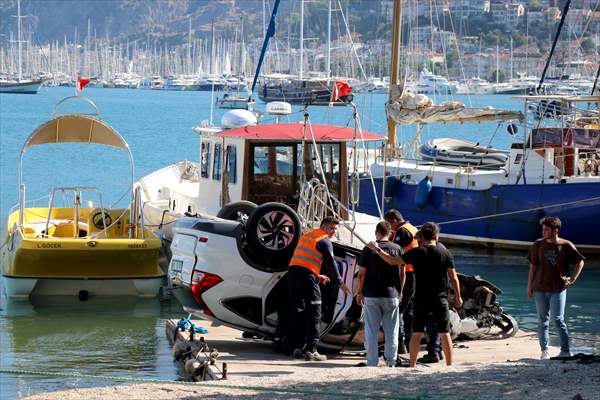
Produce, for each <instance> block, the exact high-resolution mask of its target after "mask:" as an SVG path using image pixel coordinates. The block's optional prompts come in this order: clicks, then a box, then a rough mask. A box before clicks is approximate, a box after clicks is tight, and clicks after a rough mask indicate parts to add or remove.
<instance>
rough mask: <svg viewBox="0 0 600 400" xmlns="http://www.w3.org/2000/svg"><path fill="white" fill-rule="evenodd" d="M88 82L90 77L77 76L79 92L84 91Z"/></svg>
mask: <svg viewBox="0 0 600 400" xmlns="http://www.w3.org/2000/svg"><path fill="white" fill-rule="evenodd" d="M88 83H90V78H84V77H83V76H78V77H77V85H76V87H77V91H78V92H82V91H83V88H84V87H85V85H87V84H88Z"/></svg>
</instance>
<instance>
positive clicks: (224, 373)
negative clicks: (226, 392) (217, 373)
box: [222, 362, 227, 379]
mask: <svg viewBox="0 0 600 400" xmlns="http://www.w3.org/2000/svg"><path fill="white" fill-rule="evenodd" d="M222 379H227V363H226V362H224V363H223V378H222Z"/></svg>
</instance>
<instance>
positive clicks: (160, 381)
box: [0, 368, 437, 400]
mask: <svg viewBox="0 0 600 400" xmlns="http://www.w3.org/2000/svg"><path fill="white" fill-rule="evenodd" d="M0 374H3V375H19V376H22V375H27V376H44V377H53V378H76V379H88V380H96V381H115V382H131V383H152V384H174V385H193V386H205V387H207V388H208V387H210V388H218V389H238V390H246V391H255V392H272V393H289V394H304V395H316V396H331V397H342V398H359V399H366V398H368V399H386V400H387V399H394V400H425V399H428V400H431V399H436V398H437V397H433V396H429V395H426V394H423V395H417V396H414V397H407V396H395V395H386V394H373V393H362V392H340V391H336V392H330V391H325V390H323V391H321V390H305V389H292V388H279V387H268V386H251V385H224V384H219V383H212V382H214V381H204V382H185V381H174V380H167V379H154V378H132V377H127V376H114V375H93V374H81V373H76V372H71V373H68V372H50V371H31V370H23V369H10V368H1V369H0Z"/></svg>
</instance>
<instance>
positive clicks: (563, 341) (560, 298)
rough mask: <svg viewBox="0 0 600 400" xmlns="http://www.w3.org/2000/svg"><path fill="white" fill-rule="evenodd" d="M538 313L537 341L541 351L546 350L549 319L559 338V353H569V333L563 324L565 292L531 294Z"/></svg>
mask: <svg viewBox="0 0 600 400" xmlns="http://www.w3.org/2000/svg"><path fill="white" fill-rule="evenodd" d="M533 298H534V299H535V306H536V308H537V313H538V339H539V340H540V347H541V349H542V351H544V350H548V341H549V332H548V331H549V325H550V319H552V320H553V321H554V324H555V325H556V328H557V329H558V336H559V337H560V351H561V352H569V351H570V347H569V331H568V330H567V324H566V323H565V304H566V302H567V291H566V290H563V291H562V292H556V293H553V292H533Z"/></svg>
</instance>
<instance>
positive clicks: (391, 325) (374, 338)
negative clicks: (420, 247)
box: [356, 221, 404, 367]
mask: <svg viewBox="0 0 600 400" xmlns="http://www.w3.org/2000/svg"><path fill="white" fill-rule="evenodd" d="M391 230H392V227H391V226H390V224H389V222H386V221H381V222H380V223H378V224H377V226H376V228H375V238H376V239H377V244H378V246H379V247H380V249H384V250H385V251H386V252H387V253H388V254H393V255H394V257H397V256H399V255H400V254H401V253H402V248H401V247H400V246H398V245H397V244H395V243H392V242H390V241H389V240H388V238H389V236H390V232H391ZM376 251H381V250H376ZM358 266H359V270H358V284H357V295H356V301H357V302H358V304H359V305H361V306H363V315H364V321H365V349H366V350H367V366H368V367H376V366H377V364H378V362H379V344H378V337H379V327H380V326H383V334H384V336H385V346H384V357H385V362H386V364H387V366H388V367H394V366H395V365H396V354H397V352H398V334H397V332H398V323H399V319H400V318H399V312H398V303H399V302H400V300H399V298H400V293H401V292H402V280H403V277H402V276H401V274H402V273H403V272H404V266H402V267H400V268H399V267H397V266H395V265H391V264H389V263H387V262H385V261H384V260H383V259H381V258H380V257H379V256H378V255H377V254H376V252H375V251H373V250H371V249H369V248H368V247H365V248H364V249H363V251H362V254H361V255H360V259H359V260H358Z"/></svg>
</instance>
